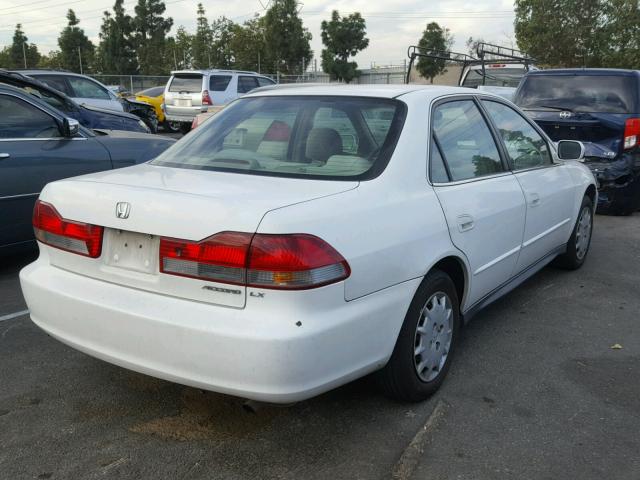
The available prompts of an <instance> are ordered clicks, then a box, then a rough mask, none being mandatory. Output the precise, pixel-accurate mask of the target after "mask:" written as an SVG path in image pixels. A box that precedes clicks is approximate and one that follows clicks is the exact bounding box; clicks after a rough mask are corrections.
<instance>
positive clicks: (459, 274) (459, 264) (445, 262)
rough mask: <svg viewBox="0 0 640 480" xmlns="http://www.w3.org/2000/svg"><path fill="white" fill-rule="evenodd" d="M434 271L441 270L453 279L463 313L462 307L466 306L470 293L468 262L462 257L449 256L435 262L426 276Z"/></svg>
mask: <svg viewBox="0 0 640 480" xmlns="http://www.w3.org/2000/svg"><path fill="white" fill-rule="evenodd" d="M433 270H440V271H441V272H444V273H446V274H447V275H448V276H449V277H450V278H451V280H452V281H453V284H454V285H455V287H456V293H457V294H458V302H459V306H460V312H462V310H463V308H462V306H463V305H464V304H465V300H466V295H467V294H468V292H469V273H468V272H469V270H468V268H467V264H466V262H465V261H464V260H463V259H462V257H459V256H456V255H447V256H445V257H443V258H441V259H439V260H438V261H437V262H435V263H434V264H433V265H432V266H431V268H429V270H428V271H427V273H426V274H425V276H426V275H428V274H429V273H430V272H432V271H433Z"/></svg>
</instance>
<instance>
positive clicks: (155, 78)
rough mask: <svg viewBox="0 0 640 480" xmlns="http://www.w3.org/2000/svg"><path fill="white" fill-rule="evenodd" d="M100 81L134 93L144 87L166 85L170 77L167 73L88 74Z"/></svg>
mask: <svg viewBox="0 0 640 480" xmlns="http://www.w3.org/2000/svg"><path fill="white" fill-rule="evenodd" d="M89 76H90V77H91V78H95V79H96V80H98V81H99V82H100V83H103V84H105V85H108V86H112V85H115V86H119V87H123V88H124V89H125V90H127V91H129V92H131V93H135V92H139V91H140V90H144V89H145V88H151V87H158V86H160V85H166V84H167V82H168V81H169V78H171V77H170V76H169V75H89Z"/></svg>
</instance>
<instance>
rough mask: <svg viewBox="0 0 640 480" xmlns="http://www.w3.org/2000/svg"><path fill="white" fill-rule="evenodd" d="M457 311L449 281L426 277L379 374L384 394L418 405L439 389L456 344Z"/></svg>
mask: <svg viewBox="0 0 640 480" xmlns="http://www.w3.org/2000/svg"><path fill="white" fill-rule="evenodd" d="M459 329H460V309H459V302H458V295H457V293H456V288H455V285H454V284H453V281H452V280H451V278H450V277H449V276H448V275H447V274H446V273H444V272H441V271H439V270H434V271H433V272H431V273H429V274H428V275H427V276H426V277H425V278H424V280H423V281H422V283H421V284H420V287H418V291H417V292H416V294H415V296H414V298H413V300H412V301H411V305H410V306H409V310H408V311H407V314H406V316H405V319H404V323H403V325H402V328H401V330H400V334H399V335H398V339H397V341H396V346H395V348H394V350H393V354H392V355H391V358H390V360H389V362H388V363H387V365H386V366H385V367H384V368H383V369H382V370H381V371H380V372H378V376H379V381H380V384H381V386H382V388H383V390H384V391H385V393H386V394H387V395H388V396H390V397H392V398H394V399H397V400H401V401H409V402H419V401H422V400H425V399H426V398H428V397H429V396H431V395H432V394H433V393H435V392H436V390H438V388H440V385H441V384H442V381H443V380H444V377H445V376H446V375H447V371H448V370H449V365H450V364H451V359H452V357H453V353H454V350H455V346H456V342H457V340H458V331H459Z"/></svg>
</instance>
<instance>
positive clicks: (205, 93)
mask: <svg viewBox="0 0 640 480" xmlns="http://www.w3.org/2000/svg"><path fill="white" fill-rule="evenodd" d="M202 105H213V101H212V100H211V97H210V96H209V90H203V91H202Z"/></svg>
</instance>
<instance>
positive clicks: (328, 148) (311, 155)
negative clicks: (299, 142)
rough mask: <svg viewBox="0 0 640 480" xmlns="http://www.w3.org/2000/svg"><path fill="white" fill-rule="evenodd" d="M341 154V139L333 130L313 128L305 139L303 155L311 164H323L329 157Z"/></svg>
mask: <svg viewBox="0 0 640 480" xmlns="http://www.w3.org/2000/svg"><path fill="white" fill-rule="evenodd" d="M340 153H342V138H341V137H340V134H339V133H338V132H337V131H335V130H334V129H333V128H313V129H311V131H310V132H309V136H308V137H307V148H306V152H305V155H306V157H307V158H308V159H309V160H311V161H312V162H321V163H325V162H326V161H327V160H328V159H329V157H331V156H333V155H338V154H340Z"/></svg>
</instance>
